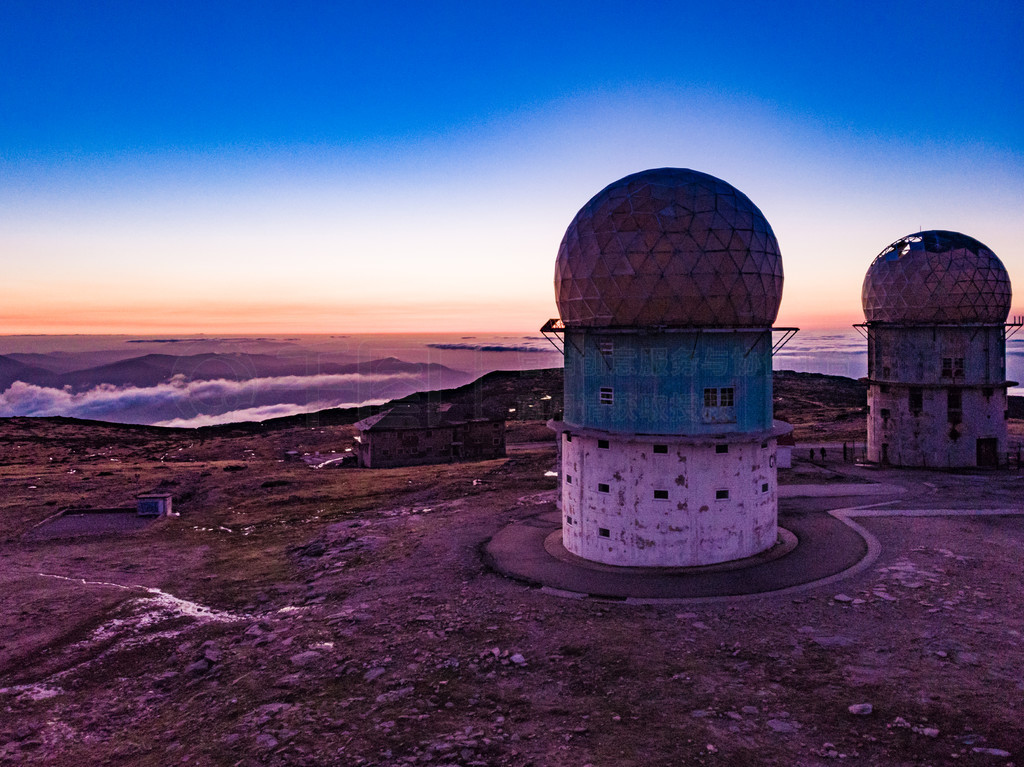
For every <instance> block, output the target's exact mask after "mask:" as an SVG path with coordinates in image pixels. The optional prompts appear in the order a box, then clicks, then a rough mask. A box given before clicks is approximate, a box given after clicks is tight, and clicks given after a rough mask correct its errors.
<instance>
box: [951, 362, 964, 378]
mask: <svg viewBox="0 0 1024 767" xmlns="http://www.w3.org/2000/svg"><path fill="white" fill-rule="evenodd" d="M963 375H964V358H963V357H954V358H953V377H954V378H963Z"/></svg>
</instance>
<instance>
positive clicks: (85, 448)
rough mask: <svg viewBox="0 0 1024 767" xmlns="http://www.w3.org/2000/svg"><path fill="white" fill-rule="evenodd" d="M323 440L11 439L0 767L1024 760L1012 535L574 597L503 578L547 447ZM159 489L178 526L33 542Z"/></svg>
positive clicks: (902, 536)
mask: <svg viewBox="0 0 1024 767" xmlns="http://www.w3.org/2000/svg"><path fill="white" fill-rule="evenodd" d="M536 394H538V395H539V396H541V397H542V396H546V395H543V393H542V392H539V391H538V392H536ZM531 396H532V395H531ZM822 396H831V395H828V393H827V392H825V393H823V395H822ZM527 400H530V397H526V398H525V399H524V400H523V401H527ZM530 401H532V400H530ZM543 401H544V402H547V400H543ZM814 401H818V402H820V401H822V399H821V396H819V398H818V399H817V400H814ZM527 404H528V403H527ZM850 407H851V408H854V407H855V405H850ZM860 423H861V426H860V428H861V430H862V429H863V421H861V422H860ZM311 424H313V425H311ZM320 424H321V422H309V421H306V422H299V423H292V424H291V425H287V424H286V425H282V426H280V427H275V428H237V429H221V430H202V431H201V432H188V431H173V430H160V429H147V428H137V427H113V426H106V425H101V424H91V425H90V424H85V423H82V422H64V421H59V420H56V419H53V420H51V419H46V420H42V419H9V420H0V562H2V566H0V712H2V713H0V763H11V764H89V765H92V764H110V765H166V764H188V765H257V764H282V765H283V764H297V765H324V764H340V765H402V764H424V765H537V767H543V766H546V765H574V766H576V767H581V766H582V765H586V764H591V765H594V766H595V767H602V766H604V765H638V766H639V765H644V766H647V765H666V766H667V765H680V764H708V765H714V764H720V765H747V764H764V765H828V764H836V763H848V764H865V765H886V766H888V765H942V764H966V765H1000V766H1003V765H1007V764H1012V763H1014V762H1016V763H1017V764H1021V763H1024V716H1022V708H1024V676H1022V672H1021V668H1022V659H1024V646H1022V642H1024V613H1022V611H1021V604H1022V597H1024V587H1022V585H1021V578H1020V564H1019V563H1020V561H1021V558H1022V554H1024V517H1022V516H1017V515H1013V514H1003V515H995V516H975V515H970V514H964V515H953V514H947V515H944V516H939V517H914V516H893V517H877V518H870V519H861V520H860V523H861V524H862V525H863V526H864V527H865V528H866V529H867V530H868V531H869V532H870V533H871V534H873V535H874V536H876V537H877V539H878V540H879V542H880V543H881V548H882V553H881V555H880V557H879V558H878V560H877V561H876V562H874V563H873V564H872V566H871V567H870V568H868V569H867V570H865V571H864V572H862V573H860V574H858V575H855V576H852V577H850V578H847V579H845V580H842V581H839V582H837V583H831V584H828V585H823V586H821V587H818V588H812V589H809V590H807V591H805V592H801V593H800V594H798V595H792V594H791V595H786V596H784V597H783V596H778V597H771V596H765V597H763V598H760V599H757V600H753V601H751V600H747V601H721V602H713V603H690V604H685V603H683V604H661V605H648V606H637V605H628V604H622V603H615V602H602V601H594V600H573V599H565V598H560V597H556V596H553V595H550V594H548V593H545V592H544V591H541V590H538V589H530V588H527V587H525V586H523V585H521V584H519V583H516V582H514V581H510V580H508V579H506V578H503V577H501V576H499V575H497V574H495V573H493V572H490V571H489V570H488V569H487V568H486V566H485V565H484V563H483V562H484V560H483V558H482V556H481V547H482V546H483V545H484V544H485V542H486V541H487V540H488V539H489V538H490V536H492V535H494V534H495V533H496V532H497V531H498V530H499V529H501V528H502V527H503V526H505V525H508V524H511V523H515V522H516V521H518V520H522V519H525V518H526V517H529V516H530V515H532V514H535V513H537V510H538V509H539V508H542V507H543V506H544V505H545V504H547V503H549V502H550V500H551V499H552V497H553V491H554V489H555V486H556V479H555V478H554V477H552V476H547V474H548V471H549V469H551V468H552V464H553V462H554V446H553V443H548V444H545V443H544V442H543V441H542V440H543V439H544V437H545V431H544V430H543V429H542V427H541V426H540V425H539V424H538V423H536V422H532V423H531V422H527V423H523V424H516V425H514V426H513V428H512V431H511V434H510V439H511V440H512V441H513V442H517V443H518V445H519V447H518V448H517V449H514V450H513V451H511V452H510V457H509V458H507V459H503V460H496V461H488V462H483V463H473V464H460V465H446V466H441V467H418V468H411V469H393V470H383V471H382V470H376V471H368V470H359V469H321V470H316V469H312V468H310V467H309V466H308V465H307V464H306V463H305V462H303V461H301V460H294V459H293V458H294V456H293V454H290V453H289V451H298V453H299V454H300V455H301V454H302V453H314V452H316V451H318V450H319V451H321V452H322V453H324V454H329V452H330V451H331V450H343V449H344V447H345V446H347V441H348V439H349V438H350V435H351V432H350V427H348V426H345V425H332V426H326V425H320ZM843 428H844V429H845V428H846V425H845V424H844V425H843ZM1014 428H1019V424H1016V423H1015V424H1014ZM861 433H862V432H861ZM822 438H823V439H834V438H835V435H833V434H826V435H824V436H823V437H822ZM841 438H842V437H840V439H841ZM290 458H291V459H290ZM796 469H797V470H799V471H804V472H805V475H806V476H808V477H811V478H812V479H813V477H814V476H815V474H816V473H818V474H820V473H821V471H822V469H821V468H820V467H812V466H809V465H806V466H804V465H803V462H802V461H800V459H799V456H798V460H797V467H796ZM825 469H826V470H827V471H828V472H830V473H837V474H840V475H848V476H849V478H850V479H851V480H852V481H858V482H872V481H884V482H886V483H892V484H893V485H894V486H895V487H897V488H898V490H896V491H894V492H893V494H892V497H891V498H890V497H871V498H868V499H866V500H867V502H869V503H872V504H885V506H884V507H885V508H887V509H893V508H895V509H900V508H906V509H915V508H916V509H928V508H942V509H951V510H954V509H960V510H963V511H972V510H976V509H979V508H989V509H1002V510H1007V509H1009V510H1024V480H1022V475H1021V474H1018V473H1014V472H999V473H986V474H972V473H964V474H957V475H948V474H941V473H938V472H895V471H894V472H885V473H883V472H872V471H871V470H866V469H858V468H856V467H853V466H847V465H844V464H842V463H840V462H836V463H834V464H833V463H830V464H829V465H828V466H826V467H825ZM150 489H163V490H166V491H167V492H170V493H172V494H173V495H174V496H175V503H176V507H177V509H178V510H179V511H180V512H181V516H180V517H177V518H170V519H164V520H159V521H156V522H153V523H151V524H149V525H148V526H146V527H145V528H144V529H141V530H137V531H127V532H124V533H121V534H116V535H112V534H109V533H108V534H106V535H100V536H87V535H83V536H78V537H74V538H46V537H45V536H44V535H40V531H45V529H46V526H45V525H43V526H41V527H37V525H39V523H42V522H44V521H45V520H46V519H47V518H48V517H50V516H52V515H53V514H54V513H56V512H58V511H59V510H61V509H64V508H67V507H69V506H76V505H93V506H120V505H125V504H126V503H128V504H130V503H131V499H132V496H133V494H134V493H135V492H138V491H141V490H150ZM861 502H863V500H858V499H842V498H838V499H830V498H793V499H789V500H786V501H784V502H783V505H782V518H781V521H782V523H783V524H784V523H785V519H786V516H787V515H795V514H821V513H825V511H826V510H827V509H829V508H836V507H838V506H841V505H845V506H850V505H855V504H856V503H861ZM33 530H34V531H35V532H34V533H33Z"/></svg>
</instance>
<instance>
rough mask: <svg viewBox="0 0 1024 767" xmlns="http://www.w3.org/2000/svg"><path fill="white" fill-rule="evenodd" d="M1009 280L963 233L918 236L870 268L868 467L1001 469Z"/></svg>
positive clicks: (866, 300)
mask: <svg viewBox="0 0 1024 767" xmlns="http://www.w3.org/2000/svg"><path fill="white" fill-rule="evenodd" d="M1010 298H1011V293H1010V278H1009V275H1008V274H1007V272H1006V268H1005V267H1004V266H1003V264H1002V262H1000V260H999V259H998V258H997V257H996V255H995V254H994V253H993V252H992V251H991V250H989V249H988V248H987V247H986V246H985V245H983V244H982V243H980V242H978V241H977V240H975V239H973V238H971V237H968V236H966V235H963V234H960V233H958V232H946V231H928V232H918V233H917V234H912V235H908V236H907V237H904V238H902V239H900V240H897V241H896V242H894V243H893V244H892V245H890V246H889V247H888V248H886V249H885V250H883V251H882V252H881V253H880V254H879V255H878V256H877V257H876V258H875V260H874V261H873V262H872V264H871V266H870V268H869V269H868V271H867V275H866V276H865V277H864V287H863V290H862V301H863V306H864V316H865V319H866V322H865V323H864V324H863V325H860V326H858V327H860V328H863V329H864V331H865V334H866V336H867V340H868V410H869V414H868V456H867V457H868V460H869V461H875V462H878V463H883V464H891V465H894V466H917V467H967V466H997V465H999V464H1000V463H1001V462H1002V461H1003V460H1004V459H1005V455H1006V417H1007V400H1006V390H1007V388H1008V387H1010V386H1013V385H1015V382H1013V381H1007V380H1006V325H1005V322H1006V318H1007V315H1008V314H1009V311H1010Z"/></svg>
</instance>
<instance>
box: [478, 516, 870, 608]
mask: <svg viewBox="0 0 1024 767" xmlns="http://www.w3.org/2000/svg"><path fill="white" fill-rule="evenodd" d="M779 525H780V530H779V533H780V536H779V543H777V544H776V545H775V546H773V547H772V548H771V549H769V550H768V551H766V552H763V553H761V554H759V555H757V556H754V557H749V558H747V559H742V560H738V561H736V562H728V563H723V564H718V565H708V566H705V567H678V568H639V567H616V566H613V565H604V564H600V563H597V562H590V561H588V560H585V559H581V558H580V557H577V556H575V555H573V554H570V553H569V552H568V551H566V550H565V548H564V547H563V546H562V540H561V537H562V536H561V515H560V513H559V512H558V510H557V509H556V508H555V505H554V503H550V504H545V506H544V509H543V510H542V511H540V512H539V513H537V514H535V515H533V516H531V517H528V518H526V519H524V520H522V521H520V522H516V523H513V524H511V525H509V526H508V527H506V528H504V529H502V530H501V531H499V532H498V534H497V535H495V536H494V537H493V538H492V539H491V540H490V541H489V542H488V543H487V545H486V547H485V556H486V559H487V562H488V564H489V565H490V566H491V567H492V568H494V569H495V570H496V571H498V572H499V573H502V574H503V575H506V576H508V577H510V578H513V579H515V580H518V581H521V582H523V583H526V584H529V585H531V586H540V587H544V588H547V589H549V590H552V591H554V592H556V593H560V594H563V595H565V596H586V597H593V598H599V599H611V600H620V601H629V602H652V601H688V600H707V599H720V598H729V597H744V596H751V597H752V596H756V595H758V594H767V593H771V592H776V591H782V590H784V589H791V588H794V587H798V586H804V585H807V584H813V583H815V582H817V581H821V580H824V579H826V578H832V577H834V576H837V575H839V574H841V573H843V572H845V571H847V570H849V569H850V568H852V567H855V566H856V565H857V564H858V563H859V562H860V561H861V560H862V559H864V557H865V556H867V553H868V543H867V541H866V540H865V539H864V538H863V537H862V536H861V535H860V533H859V532H857V530H855V529H854V528H853V527H851V526H849V525H847V524H845V523H844V522H843V521H842V520H840V519H836V518H835V517H833V516H831V515H829V514H826V513H814V514H793V515H780V517H779Z"/></svg>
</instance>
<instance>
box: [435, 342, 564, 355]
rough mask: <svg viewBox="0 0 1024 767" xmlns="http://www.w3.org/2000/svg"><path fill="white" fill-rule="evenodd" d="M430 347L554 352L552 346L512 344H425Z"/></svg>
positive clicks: (488, 350) (489, 350)
mask: <svg viewBox="0 0 1024 767" xmlns="http://www.w3.org/2000/svg"><path fill="white" fill-rule="evenodd" d="M427 346H428V347H430V348H431V349H455V350H461V351H472V352H551V353H552V354H556V353H557V351H556V350H555V349H554V348H553V347H544V346H523V345H512V344H508V345H506V344H427Z"/></svg>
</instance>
